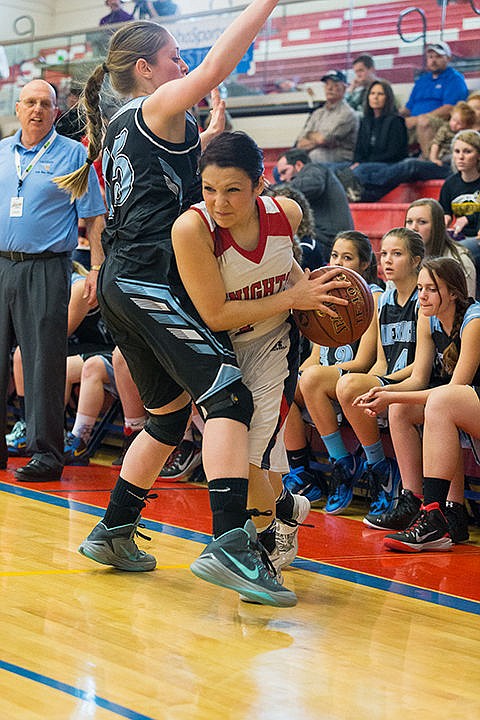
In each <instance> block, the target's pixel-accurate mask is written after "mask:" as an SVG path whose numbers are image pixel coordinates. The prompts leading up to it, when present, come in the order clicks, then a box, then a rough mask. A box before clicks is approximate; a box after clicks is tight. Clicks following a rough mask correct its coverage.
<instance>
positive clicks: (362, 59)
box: [352, 55, 375, 70]
mask: <svg viewBox="0 0 480 720" xmlns="http://www.w3.org/2000/svg"><path fill="white" fill-rule="evenodd" d="M357 63H363V64H364V65H365V67H366V68H368V69H369V70H371V69H372V68H374V67H375V62H374V60H373V58H372V56H371V55H358V56H357V57H356V58H355V60H354V61H353V62H352V66H353V65H356V64H357Z"/></svg>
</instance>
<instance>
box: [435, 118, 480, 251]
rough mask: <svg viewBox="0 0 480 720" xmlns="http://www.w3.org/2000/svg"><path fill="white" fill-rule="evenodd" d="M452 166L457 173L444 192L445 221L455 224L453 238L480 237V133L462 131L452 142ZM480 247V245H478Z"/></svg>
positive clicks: (449, 180) (443, 189)
mask: <svg viewBox="0 0 480 720" xmlns="http://www.w3.org/2000/svg"><path fill="white" fill-rule="evenodd" d="M452 153H453V160H452V163H453V165H454V167H455V169H456V170H457V172H456V173H454V174H453V175H450V177H448V178H447V179H446V180H445V182H444V183H443V185H442V189H441V191H440V205H441V206H442V207H443V210H444V212H445V222H446V224H447V226H448V225H450V223H451V222H452V221H453V227H452V231H453V236H454V237H455V238H460V237H461V236H462V235H463V236H466V237H475V238H478V237H480V133H479V132H477V131H476V130H462V131H461V132H459V133H457V134H456V135H455V137H454V139H453V142H452ZM477 244H478V243H477Z"/></svg>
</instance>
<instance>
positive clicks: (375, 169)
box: [336, 158, 450, 203]
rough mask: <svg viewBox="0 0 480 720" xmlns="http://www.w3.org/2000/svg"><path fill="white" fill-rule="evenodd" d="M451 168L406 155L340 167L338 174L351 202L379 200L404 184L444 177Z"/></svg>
mask: <svg viewBox="0 0 480 720" xmlns="http://www.w3.org/2000/svg"><path fill="white" fill-rule="evenodd" d="M449 172H450V171H449V168H448V167H447V166H445V165H442V166H438V165H437V164H436V163H433V162H430V160H420V159H419V158H405V160H400V162H396V163H379V162H375V163H374V162H368V163H367V162H366V163H360V164H359V165H357V166H356V167H354V168H353V170H352V169H348V172H345V169H344V168H343V169H342V168H339V169H337V170H336V174H337V177H338V179H339V180H340V182H341V183H342V185H343V187H344V189H345V192H346V194H347V197H348V199H349V201H350V202H352V203H355V202H376V201H377V200H380V199H381V198H382V197H383V196H384V195H386V194H387V193H388V192H390V191H391V190H393V189H394V188H396V187H397V186H398V185H401V184H402V183H410V182H415V181H416V180H443V179H444V178H446V177H447V175H449Z"/></svg>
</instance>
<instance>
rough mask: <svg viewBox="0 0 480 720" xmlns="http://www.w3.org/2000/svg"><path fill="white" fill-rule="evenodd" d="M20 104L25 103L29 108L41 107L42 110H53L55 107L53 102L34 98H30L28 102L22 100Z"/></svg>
mask: <svg viewBox="0 0 480 720" xmlns="http://www.w3.org/2000/svg"><path fill="white" fill-rule="evenodd" d="M19 102H21V103H23V104H24V105H25V107H27V108H34V107H36V106H37V105H39V106H40V107H41V108H42V110H51V109H52V108H54V107H55V105H54V104H53V103H52V101H51V100H33V98H29V99H27V100H20V101H19Z"/></svg>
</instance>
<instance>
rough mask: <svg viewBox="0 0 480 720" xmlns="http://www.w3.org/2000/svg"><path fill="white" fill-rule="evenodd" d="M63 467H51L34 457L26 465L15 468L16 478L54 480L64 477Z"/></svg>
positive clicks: (32, 480)
mask: <svg viewBox="0 0 480 720" xmlns="http://www.w3.org/2000/svg"><path fill="white" fill-rule="evenodd" d="M62 470H63V468H62V467H51V466H50V465H47V463H44V462H42V461H41V460H37V459H36V458H32V459H31V460H30V462H29V463H27V464H26V465H25V466H24V467H21V468H18V469H17V470H15V473H14V475H15V479H16V480H19V481H20V482H54V481H56V480H60V478H61V477H62Z"/></svg>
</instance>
